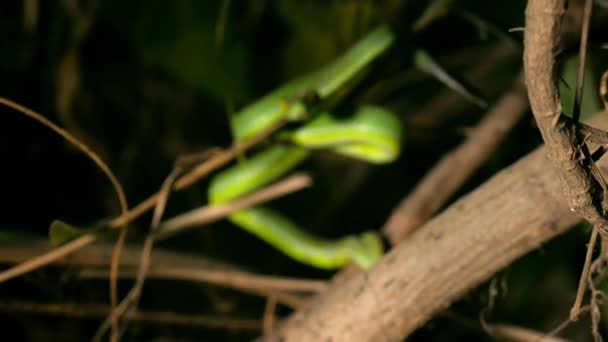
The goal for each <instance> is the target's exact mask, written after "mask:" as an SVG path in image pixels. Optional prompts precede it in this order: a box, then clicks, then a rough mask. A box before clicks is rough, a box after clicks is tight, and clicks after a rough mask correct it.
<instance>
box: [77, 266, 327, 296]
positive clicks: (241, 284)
mask: <svg viewBox="0 0 608 342" xmlns="http://www.w3.org/2000/svg"><path fill="white" fill-rule="evenodd" d="M80 276H81V277H84V278H106V277H107V276H108V275H107V272H105V270H98V269H85V270H83V271H82V272H81V273H80ZM119 276H120V277H121V278H136V276H137V272H136V271H135V270H126V269H125V270H121V271H120V273H119ZM148 278H155V279H173V280H187V281H196V282H202V283H207V284H215V285H220V286H224V287H230V288H234V289H238V290H256V291H266V293H268V292H269V291H288V292H312V293H321V292H323V291H324V290H325V289H327V287H328V283H327V282H326V281H323V280H307V279H297V278H287V277H279V276H265V275H259V274H254V273H249V272H245V271H239V270H222V269H203V268H195V267H183V266H181V267H180V266H163V267H155V266H154V265H152V266H151V267H150V269H149V271H148Z"/></svg>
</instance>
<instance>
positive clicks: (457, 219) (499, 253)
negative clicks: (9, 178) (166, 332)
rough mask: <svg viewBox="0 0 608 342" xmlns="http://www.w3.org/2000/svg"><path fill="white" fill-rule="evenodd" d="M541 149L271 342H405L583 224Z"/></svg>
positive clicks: (313, 306) (318, 303)
mask: <svg viewBox="0 0 608 342" xmlns="http://www.w3.org/2000/svg"><path fill="white" fill-rule="evenodd" d="M546 154H547V150H546V149H545V148H540V149H538V150H537V151H535V152H533V153H532V154H530V155H529V156H527V157H525V158H523V159H521V160H520V161H518V162H517V163H515V164H514V165H512V166H511V167H509V168H507V169H505V170H503V171H502V172H500V173H499V174H497V175H496V176H494V177H493V178H491V179H490V180H489V181H488V182H486V183H485V184H484V185H482V186H481V187H479V188H477V189H476V190H475V191H473V192H472V193H470V194H468V195H467V196H465V197H463V198H461V199H460V200H458V201H457V202H455V203H454V204H453V205H451V206H450V207H449V208H447V209H446V210H445V211H444V212H442V213H441V214H439V215H438V216H436V217H435V218H434V219H432V220H431V221H429V222H428V223H427V224H426V225H424V226H423V227H422V228H421V229H419V230H418V231H416V232H415V233H414V234H412V235H411V236H410V238H408V239H406V240H404V241H402V242H401V243H400V244H399V245H397V246H396V247H395V248H394V249H393V250H392V251H390V252H389V253H388V254H387V255H386V256H385V257H384V258H383V259H382V260H381V261H380V263H379V264H378V265H376V266H375V267H374V268H372V269H371V270H370V271H369V272H367V273H364V274H360V275H358V276H356V277H354V278H352V279H350V280H349V281H347V282H345V283H343V284H341V285H340V286H334V287H332V288H330V289H329V290H328V291H327V292H325V293H323V294H322V295H321V296H320V297H319V298H317V299H316V301H315V302H313V303H311V305H310V306H309V307H308V308H307V309H305V310H303V311H299V312H297V313H296V314H294V315H293V316H292V317H290V318H289V319H288V320H287V321H286V322H285V324H284V325H283V326H282V327H281V328H280V329H279V330H278V331H277V332H276V333H275V334H274V335H272V336H270V337H268V340H269V341H278V340H281V338H284V341H324V340H329V339H332V340H333V341H400V340H402V339H403V338H404V336H407V335H409V334H410V333H411V332H413V331H414V330H415V329H416V328H417V327H419V326H421V325H422V324H424V323H425V322H426V321H427V320H428V319H430V318H431V317H432V316H433V314H435V313H436V312H438V311H440V310H442V309H444V308H445V307H446V306H448V305H449V304H450V303H452V302H453V301H455V300H457V299H458V298H460V297H461V296H462V295H463V294H465V293H466V292H467V291H469V290H470V289H472V288H475V287H476V286H478V285H479V284H481V283H482V282H483V281H485V280H487V279H488V278H490V277H491V276H492V275H493V274H494V273H496V272H497V271H498V270H500V269H502V268H504V267H505V266H507V265H508V264H510V263H511V262H512V261H513V260H515V259H517V258H518V257H520V256H522V255H524V254H526V253H528V252H529V251H532V250H534V249H536V248H537V247H538V246H539V245H541V244H542V243H543V242H545V241H547V240H549V239H551V238H553V237H555V236H557V235H559V234H561V233H563V232H565V231H566V230H567V229H568V228H570V227H571V226H572V225H574V224H575V223H577V222H579V221H580V216H578V215H576V214H574V213H573V212H572V211H571V210H570V209H569V208H568V206H566V205H565V203H564V201H563V196H562V190H561V187H560V184H559V181H558V175H557V170H556V169H555V168H551V167H547V162H546Z"/></svg>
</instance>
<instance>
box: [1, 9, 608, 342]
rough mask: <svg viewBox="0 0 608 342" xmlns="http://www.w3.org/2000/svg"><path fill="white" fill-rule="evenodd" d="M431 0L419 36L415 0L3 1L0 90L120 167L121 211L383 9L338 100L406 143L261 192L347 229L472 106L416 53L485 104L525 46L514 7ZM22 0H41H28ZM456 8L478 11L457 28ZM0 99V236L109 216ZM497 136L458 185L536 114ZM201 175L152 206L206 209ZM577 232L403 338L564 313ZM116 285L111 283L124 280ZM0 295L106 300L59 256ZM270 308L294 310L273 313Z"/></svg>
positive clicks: (85, 323) (68, 330)
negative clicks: (386, 113) (444, 6)
mask: <svg viewBox="0 0 608 342" xmlns="http://www.w3.org/2000/svg"><path fill="white" fill-rule="evenodd" d="M436 2H437V3H441V2H445V3H448V4H450V5H451V6H454V7H453V8H452V9H451V10H449V11H448V12H447V13H445V15H444V16H442V17H441V18H438V19H437V20H436V21H435V22H433V23H431V24H430V25H428V26H427V27H425V28H424V29H423V30H421V31H420V32H412V30H411V27H412V24H413V23H414V22H415V21H416V19H417V18H419V17H420V15H421V13H423V11H424V9H425V8H426V6H427V5H428V4H429V3H431V2H430V1H405V0H381V1H363V0H348V1H337V0H336V1H321V0H308V1H290V0H274V1H270V0H250V1H246V2H241V1H228V0H223V1H219V0H216V1H196V0H179V1H173V2H168V1H159V0H152V1H143V0H139V1H128V2H125V1H117V0H106V1H101V0H64V1H39V0H24V1H10V2H3V3H2V5H0V9H1V10H0V18H1V20H0V72H1V74H2V75H3V77H2V82H0V94H1V95H2V96H5V97H8V98H11V99H13V100H16V101H18V102H20V103H22V104H24V105H26V106H28V107H30V108H33V109H35V110H37V111H39V112H41V113H43V114H44V115H45V116H46V117H48V118H49V119H51V120H53V121H54V122H57V123H59V124H60V125H62V126H63V127H65V128H67V129H69V130H70V131H71V132H73V133H74V134H76V135H77V136H78V137H79V138H80V139H82V140H83V141H85V142H87V143H88V144H90V145H91V146H92V147H93V148H94V149H95V150H96V151H98V152H99V153H100V154H101V155H102V156H103V158H104V160H106V161H107V162H108V164H109V165H110V166H111V167H112V168H113V169H114V170H115V171H116V172H117V174H118V176H119V178H120V181H121V182H122V184H123V185H124V187H125V189H126V192H127V195H128V196H129V202H130V204H131V205H134V204H136V203H138V202H139V201H141V200H142V199H144V198H146V197H147V196H148V195H149V194H151V193H153V192H154V191H156V190H157V189H158V187H159V186H160V184H161V182H162V180H163V179H164V177H165V176H166V174H167V173H168V172H169V170H170V168H171V165H172V162H173V161H174V160H175V158H177V157H178V156H180V155H184V154H187V153H192V152H197V151H204V150H206V149H208V148H211V147H215V146H227V145H228V144H229V143H230V141H231V136H230V131H229V125H228V117H229V116H230V114H231V113H233V112H235V111H236V110H238V109H239V108H242V107H243V106H244V105H246V104H247V103H249V102H250V101H253V100H254V99H256V98H258V97H260V96H262V95H263V94H265V93H266V92H268V91H269V90H271V89H273V88H275V87H277V86H279V85H281V84H282V83H284V82H285V81H287V80H288V79H290V78H292V77H294V76H297V75H301V74H303V73H306V72H308V71H311V70H313V69H315V68H317V67H319V66H321V65H323V64H325V63H327V62H328V61H331V60H332V59H333V58H335V57H336V56H338V55H339V54H340V53H342V52H343V51H344V50H345V49H346V48H347V47H348V46H350V45H352V44H353V43H354V42H355V41H357V39H358V38H359V37H361V36H362V35H363V34H365V33H366V32H368V31H369V30H370V29H371V28H372V27H374V26H375V25H376V24H377V23H380V22H383V23H390V24H391V25H392V26H393V27H394V28H395V30H396V32H397V36H398V42H397V43H396V44H395V46H394V47H393V48H392V49H391V51H389V52H388V53H387V54H386V56H383V58H382V60H381V61H380V62H379V63H375V64H374V65H373V69H372V72H369V73H368V74H367V75H366V77H365V78H364V79H363V80H362V82H361V83H360V85H358V86H357V87H356V88H355V89H353V90H352V92H350V93H349V94H348V96H347V97H346V98H345V99H344V101H343V104H342V106H343V107H344V108H348V107H349V106H351V105H352V104H354V103H358V102H374V103H377V104H380V105H383V106H386V107H387V108H389V109H391V110H393V111H395V112H396V113H398V114H399V115H400V117H401V118H402V119H403V123H404V127H405V128H406V136H407V137H408V138H407V141H406V142H405V145H404V154H403V156H402V157H401V158H400V159H399V160H398V161H397V162H396V163H394V164H391V165H387V166H382V167H370V166H368V165H366V164H364V163H361V162H358V161H353V160H350V159H346V158H342V157H338V156H335V155H332V154H329V153H322V152H319V153H315V155H314V158H313V159H312V160H311V161H309V162H307V163H306V164H305V165H304V166H302V168H303V169H305V170H308V171H310V172H311V173H312V174H313V175H314V177H315V186H314V187H313V188H311V189H309V190H306V191H303V192H301V193H298V194H295V195H291V196H288V197H286V198H284V199H281V200H279V201H275V202H273V206H275V207H276V208H278V209H280V210H282V211H285V212H287V213H288V214H289V215H290V216H292V217H294V218H295V219H296V220H298V221H299V222H301V223H302V224H304V225H305V226H308V227H310V229H311V231H314V232H316V233H318V234H321V235H324V236H342V235H344V234H349V233H353V232H360V231H363V230H365V229H374V228H378V227H380V226H381V225H382V224H383V222H384V220H385V219H386V217H387V215H388V214H389V213H390V212H391V210H392V208H393V207H394V206H395V205H396V204H397V203H398V202H399V200H400V199H401V198H402V197H403V196H405V195H406V194H407V193H409V192H410V191H411V189H412V187H413V186H414V185H415V184H416V183H417V182H418V181H419V180H420V179H421V178H422V177H423V176H424V174H425V173H426V172H427V171H428V170H429V168H430V167H432V165H433V164H434V163H435V162H436V161H437V160H438V159H439V158H440V157H441V156H442V155H443V154H444V153H445V152H447V151H449V150H450V149H451V148H453V147H454V146H457V144H458V143H459V142H460V141H461V140H462V139H463V134H462V132H463V129H464V128H465V127H467V126H471V125H474V124H475V123H476V122H477V121H478V120H479V118H480V117H481V116H482V115H483V114H484V111H483V110H482V109H480V108H478V107H476V106H475V105H473V104H471V103H470V102H468V101H466V100H465V99H463V98H462V97H459V96H458V95H456V99H455V100H453V101H452V102H448V104H449V105H447V107H446V106H444V107H441V106H439V105H438V104H441V101H444V100H442V99H445V96H446V94H447V95H451V96H454V94H455V93H453V92H451V91H450V90H447V89H446V87H445V86H443V85H442V84H441V83H440V82H438V81H437V80H435V79H433V78H432V77H429V76H428V75H426V74H424V73H422V72H420V71H418V70H416V69H414V68H412V65H413V59H412V57H413V56H412V52H413V47H417V48H423V49H424V50H425V51H428V52H429V54H430V55H431V56H433V57H434V58H435V59H436V60H437V61H438V62H439V63H440V64H441V65H442V66H443V67H445V69H446V70H447V71H449V72H450V74H451V75H453V76H455V77H456V78H458V79H459V80H461V81H462V82H463V84H466V85H468V86H470V88H471V89H472V90H474V91H475V92H476V93H479V94H480V96H482V97H483V98H484V99H485V100H486V101H488V103H490V105H491V103H492V102H493V101H494V100H495V99H496V98H498V97H499V96H500V94H501V93H502V92H503V91H505V89H507V88H508V86H509V85H510V83H511V81H512V79H513V76H514V75H516V74H517V72H518V71H519V69H520V68H521V51H520V50H518V49H519V48H518V47H514V45H519V46H520V45H521V37H522V35H521V33H519V32H514V33H508V32H507V30H508V29H509V28H513V27H521V26H523V23H524V6H525V1H523V0H521V1H520V0H517V1H470V0H469V1H466V0H460V1H436ZM575 3H576V2H575ZM32 4H34V5H35V7H34V9H36V8H37V10H36V11H34V12H32V10H31V8H32V7H31V6H32ZM28 9H29V10H28ZM463 13H468V14H471V15H474V16H475V17H477V18H480V19H481V21H478V22H471V20H470V18H471V17H470V16H467V15H463ZM32 17H33V18H34V19H31V18H32ZM28 18H29V19H28ZM467 18H469V19H467ZM484 23H485V24H484ZM496 32H499V33H501V34H498V35H497V34H496ZM505 37H507V38H509V39H511V40H512V41H507V40H506V39H505ZM593 37H594V36H593V35H592V38H593ZM513 41H515V42H516V43H517V44H513ZM595 46H596V45H593V44H592V48H594V47H595ZM566 52H569V51H566ZM594 53H595V57H594V59H593V61H594V68H593V72H592V73H590V74H589V75H588V76H589V77H588V79H587V81H588V87H589V88H588V89H587V92H586V94H587V95H586V97H585V101H584V105H583V108H584V113H587V112H592V111H594V110H595V109H596V108H597V107H596V105H597V98H594V97H593V95H592V94H593V93H594V92H593V89H594V86H595V85H597V77H599V75H601V71H603V70H604V68H605V67H606V66H605V65H603V64H602V61H603V60H606V58H605V51H604V52H602V51H597V49H596V50H595V52H594ZM570 55H572V53H570V54H569V55H568V56H570ZM572 65H573V64H571V62H570V61H568V63H567V64H566V65H565V67H564V74H563V75H562V78H563V79H564V82H563V84H567V85H568V87H567V88H564V89H562V91H563V93H564V94H569V93H568V89H571V90H573V89H574V87H573V86H572V85H573V84H574V81H573V76H572V70H573V68H574V67H573V66H572ZM480 69H484V70H485V71H483V72H481V71H480ZM568 98H570V95H566V97H565V99H564V100H565V101H568ZM436 105H437V106H436ZM564 106H565V108H570V106H571V105H569V104H567V103H566V102H565V104H564ZM0 111H1V112H2V125H0V129H1V134H0V137H1V138H0V139H1V140H0V142H1V145H0V146H1V147H0V152H1V153H2V155H3V157H4V158H3V160H4V163H3V167H2V168H1V170H2V171H1V173H0V175H1V176H2V179H3V180H5V182H4V186H3V194H4V198H5V199H6V200H7V201H6V204H5V206H4V210H3V213H4V215H3V221H2V222H3V224H2V226H0V231H2V233H1V234H0V239H1V240H2V241H3V243H16V241H17V240H19V241H29V240H30V239H32V236H35V237H38V238H39V239H46V238H47V230H48V227H49V225H50V223H51V222H53V221H54V220H58V219H59V220H65V221H67V222H70V223H71V224H74V225H77V226H85V227H88V226H91V223H92V222H99V220H100V219H103V218H107V217H111V216H113V215H116V214H117V213H118V204H117V203H116V201H115V195H114V194H113V193H112V190H111V187H110V185H109V184H108V182H107V181H106V179H105V178H104V177H103V175H102V174H101V173H100V172H99V171H98V170H97V169H95V167H94V165H92V164H91V163H90V162H89V161H88V160H86V158H84V157H83V156H81V155H80V154H79V153H77V152H76V150H74V149H72V148H71V147H69V146H68V145H67V144H66V143H65V142H63V141H62V140H61V139H59V138H57V137H56V136H54V135H53V134H51V133H49V132H48V131H47V130H45V129H44V128H42V127H40V126H39V125H38V124H36V123H33V122H30V121H29V120H28V119H26V118H24V117H22V116H20V115H18V114H15V113H14V112H12V111H9V110H7V109H6V108H2V109H0ZM507 141H508V142H507V143H506V144H504V145H503V146H501V147H500V149H498V150H497V151H496V153H495V154H494V155H493V156H492V157H491V159H490V161H489V162H488V163H486V164H485V165H484V166H483V167H482V168H481V169H480V170H479V171H478V172H477V173H476V174H475V177H473V178H472V179H471V180H469V181H468V182H467V184H466V185H465V187H464V188H463V189H462V190H461V191H460V192H459V193H458V194H455V195H454V196H453V199H455V198H457V197H458V196H461V195H463V194H465V193H466V192H468V191H470V190H472V189H474V188H476V187H477V186H478V185H479V184H481V183H482V182H483V181H485V180H486V179H488V178H489V177H491V176H492V175H493V174H495V173H496V172H498V171H499V170H501V169H502V168H504V167H506V166H508V165H509V164H511V163H512V162H514V161H515V160H517V159H518V158H519V157H521V156H523V155H525V154H526V153H528V152H529V151H531V150H532V149H533V148H534V147H536V146H538V144H539V143H540V137H539V134H538V132H537V130H536V128H535V126H534V123H533V120H532V118H531V115H529V116H528V117H527V118H526V119H524V120H523V121H522V122H521V123H520V124H519V125H518V126H517V127H516V129H515V130H514V131H513V132H512V133H511V134H510V136H509V138H508V140H507ZM206 185H207V182H206V181H202V182H200V184H198V185H196V186H193V187H191V188H189V189H187V190H185V191H182V192H179V193H176V194H174V195H173V196H172V197H171V200H170V202H169V207H168V210H167V215H168V216H173V215H175V214H177V213H180V212H183V211H186V210H189V209H192V208H194V207H197V206H200V205H202V204H204V203H205V200H206V199H205V194H206V191H205V189H206ZM149 219H150V217H149V216H146V217H143V218H142V219H140V220H138V221H137V222H135V223H134V224H133V226H132V229H131V230H132V233H131V236H130V241H132V242H138V241H141V236H142V233H143V232H145V230H146V229H147V227H148V224H149ZM66 227H67V226H66ZM63 228H65V227H63ZM68 230H69V229H68ZM68 230H65V231H63V232H66V231H68ZM586 238H587V230H585V229H573V230H572V231H571V232H569V233H568V234H565V235H564V236H562V237H560V238H558V239H556V240H555V241H552V242H550V243H548V244H547V245H546V246H543V247H542V248H540V249H539V250H538V251H536V252H534V253H531V255H529V256H526V257H525V258H522V259H521V260H519V261H517V262H516V263H515V264H514V265H512V266H511V267H509V268H507V269H506V270H504V271H503V272H501V273H500V274H499V275H497V276H496V277H495V278H494V279H492V280H490V281H489V282H488V283H487V284H484V285H483V286H481V287H480V288H479V289H477V290H475V291H472V292H471V293H469V294H468V295H467V296H466V297H465V298H463V299H462V300H461V301H460V302H458V303H456V304H454V305H453V306H452V308H451V309H450V314H449V315H440V316H439V317H438V318H437V319H434V320H432V321H431V322H429V323H428V324H427V325H425V326H424V327H423V328H421V329H420V330H419V331H418V332H416V334H415V335H414V336H412V337H411V339H410V340H412V341H445V340H451V341H456V340H463V341H470V340H476V341H484V340H488V341H491V340H493V338H492V337H490V336H488V335H487V334H486V333H485V332H484V331H483V330H482V329H481V326H480V324H479V320H478V319H479V317H480V315H481V314H482V313H483V315H484V318H485V319H487V320H488V321H490V322H501V323H513V324H519V325H522V326H525V327H529V328H533V329H538V330H542V331H549V330H551V329H552V328H553V327H555V326H556V325H557V323H558V322H560V321H561V320H563V319H565V318H566V317H567V314H568V310H569V308H570V305H571V303H572V300H573V298H574V293H575V288H576V283H577V280H578V275H579V272H580V268H581V266H582V260H583V255H584V249H585V241H586ZM160 247H163V248H171V249H173V250H176V251H184V252H190V253H197V254H201V255H205V256H210V257H213V258H216V259H220V260H225V261H227V262H231V263H234V264H238V265H240V266H242V267H243V268H246V269H250V270H253V271H255V272H260V273H266V274H281V275H287V276H294V277H329V276H330V274H328V273H327V272H322V271H319V270H314V269H310V268H308V267H306V266H302V265H299V264H297V263H295V262H293V261H290V260H288V259H287V258H286V257H284V256H283V255H281V254H279V253H278V252H276V251H274V250H273V249H271V248H269V247H268V246H267V245H265V244H264V243H262V242H260V241H258V240H257V239H255V238H253V237H251V236H250V235H248V234H247V233H244V232H242V231H241V230H239V229H237V228H235V227H233V226H232V225H230V224H228V223H226V222H220V223H217V224H214V225H212V226H210V227H205V228H204V229H200V230H197V231H193V232H191V233H187V234H184V235H182V236H180V237H177V238H174V239H171V240H170V241H167V242H163V243H162V244H161V245H160ZM252 256H254V257H252ZM130 285H131V284H130V282H122V283H121V288H120V290H121V291H122V293H125V292H126V291H127V290H128V288H129V286H130ZM0 289H1V290H2V291H1V292H2V295H1V297H0V303H1V302H2V301H7V300H28V301H37V302H41V303H47V302H50V303H63V302H66V303H107V282H106V281H93V280H84V279H81V278H79V277H78V276H77V270H75V269H74V267H68V268H52V267H50V268H45V269H42V270H39V271H36V272H34V273H31V274H28V275H26V276H24V277H21V278H18V279H14V280H12V281H10V282H7V283H4V284H0ZM141 303H142V304H141V306H142V307H143V308H144V309H150V310H165V311H172V312H182V313H199V314H210V315H215V316H218V317H248V318H261V317H262V314H263V311H264V301H263V300H262V299H259V298H253V297H251V296H248V295H245V294H242V293H239V292H236V291H232V290H226V289H218V288H215V287H210V286H203V285H199V284H189V283H184V282H177V281H168V280H166V281H156V280H150V281H148V282H147V283H146V286H145V290H144V296H143V298H142V301H141ZM279 313H280V314H281V315H287V314H288V313H289V311H288V310H286V309H283V308H282V309H281V310H279ZM1 315H2V322H3V323H2V327H3V328H4V329H5V334H6V336H14V339H15V340H23V341H26V340H31V341H42V340H44V341H49V340H58V341H81V340H87V339H89V338H90V337H91V336H92V334H93V332H94V331H95V329H96V328H97V326H98V324H99V320H95V319H76V318H63V317H51V316H44V315H36V314H13V313H10V312H7V313H4V312H2V313H1ZM454 317H457V318H459V319H456V318H454ZM463 321H466V322H469V323H472V324H463V323H462V322H463ZM588 326H589V325H588V324H587V325H586V324H585V321H584V320H583V321H582V323H581V322H579V323H577V324H575V325H573V326H572V327H571V328H570V329H569V330H568V331H567V332H566V336H569V337H571V338H573V339H575V340H577V341H578V340H585V339H587V338H588V337H589V335H588V332H589V330H588ZM255 335H256V334H251V333H243V332H235V331H224V330H217V329H215V330H213V329H209V330H201V329H195V328H190V329H186V328H183V327H178V326H169V325H167V326H164V325H158V324H140V323H132V324H130V325H129V329H128V331H127V333H126V335H125V340H149V339H153V338H159V339H160V338H163V337H164V338H167V339H169V340H178V339H197V340H201V339H203V340H222V341H224V340H225V341H241V340H247V339H250V338H252V337H254V336H255Z"/></svg>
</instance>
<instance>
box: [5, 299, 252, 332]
mask: <svg viewBox="0 0 608 342" xmlns="http://www.w3.org/2000/svg"><path fill="white" fill-rule="evenodd" d="M110 309H111V308H110V306H108V305H101V304H81V303H78V304H66V303H61V304H50V303H33V302H22V301H11V302H0V311H4V312H14V313H27V314H36V315H52V316H63V317H71V318H98V317H104V316H107V315H108V314H109V313H110ZM131 319H132V320H134V321H139V322H145V323H155V324H167V325H169V324H170V325H178V326H184V327H199V328H208V329H225V330H231V331H252V332H257V331H260V327H261V325H262V322H261V321H260V320H258V319H248V318H234V317H217V316H212V315H196V314H192V313H188V314H178V313H174V312H162V311H139V310H138V311H135V312H134V313H133V315H132V317H131Z"/></svg>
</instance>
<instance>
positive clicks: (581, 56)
mask: <svg viewBox="0 0 608 342" xmlns="http://www.w3.org/2000/svg"><path fill="white" fill-rule="evenodd" d="M592 5H593V1H592V0H586V1H585V8H584V11H583V20H582V26H583V27H582V30H581V43H580V47H579V52H578V72H577V74H576V90H575V93H574V107H573V109H572V119H573V120H574V122H575V123H578V120H579V118H580V115H581V104H582V99H583V91H584V83H585V67H586V66H587V44H588V41H589V23H590V22H591V11H592V8H593V6H592Z"/></svg>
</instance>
